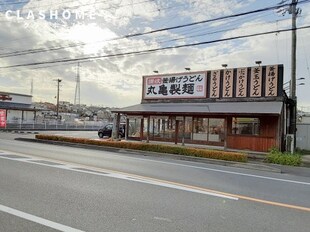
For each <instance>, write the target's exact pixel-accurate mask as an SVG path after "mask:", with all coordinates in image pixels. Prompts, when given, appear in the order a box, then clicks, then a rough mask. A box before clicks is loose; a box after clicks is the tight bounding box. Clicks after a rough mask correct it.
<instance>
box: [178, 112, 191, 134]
mask: <svg viewBox="0 0 310 232" xmlns="http://www.w3.org/2000/svg"><path fill="white" fill-rule="evenodd" d="M192 123H193V118H192V117H185V124H184V121H183V120H181V121H179V139H182V138H183V132H184V139H192V135H193V124H192ZM184 126H185V127H184Z"/></svg>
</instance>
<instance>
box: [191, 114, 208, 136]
mask: <svg viewBox="0 0 310 232" xmlns="http://www.w3.org/2000/svg"><path fill="white" fill-rule="evenodd" d="M193 125H194V128H193V130H194V131H193V136H192V137H193V138H192V139H193V140H199V141H208V126H209V119H208V118H195V119H194V124H193Z"/></svg>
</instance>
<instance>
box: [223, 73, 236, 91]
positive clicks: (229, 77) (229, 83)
mask: <svg viewBox="0 0 310 232" xmlns="http://www.w3.org/2000/svg"><path fill="white" fill-rule="evenodd" d="M233 80H234V70H233V69H225V70H224V79H223V97H232V96H233V83H234V82H233Z"/></svg>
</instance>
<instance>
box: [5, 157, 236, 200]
mask: <svg viewBox="0 0 310 232" xmlns="http://www.w3.org/2000/svg"><path fill="white" fill-rule="evenodd" d="M0 158H2V159H7V160H14V161H18V162H23V163H30V164H35V165H40V166H47V167H52V168H58V169H63V170H69V171H74V172H80V173H87V174H91V175H97V176H105V177H112V178H117V179H122V180H128V181H134V182H139V183H144V184H151V185H156V186H161V187H166V188H172V189H178V190H182V191H187V192H193V193H199V194H204V195H209V196H214V197H220V198H224V199H230V200H238V198H237V197H233V196H228V195H225V194H220V193H215V192H211V191H207V190H203V189H195V188H194V187H191V186H187V185H181V184H178V183H172V182H166V181H161V180H159V179H151V178H147V177H145V178H144V177H142V176H135V175H130V174H127V173H126V174H123V173H117V172H114V173H113V172H112V170H108V171H105V172H109V173H100V172H98V171H97V172H94V171H92V170H91V169H90V168H89V171H87V170H85V168H84V170H81V169H77V168H81V166H78V165H76V166H75V165H70V166H68V165H61V162H60V163H59V164H60V165H50V164H46V163H37V162H32V161H35V160H36V161H38V160H37V159H31V160H29V159H16V158H9V157H4V156H1V155H0Z"/></svg>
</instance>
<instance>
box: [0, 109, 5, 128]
mask: <svg viewBox="0 0 310 232" xmlns="http://www.w3.org/2000/svg"><path fill="white" fill-rule="evenodd" d="M5 127H6V110H1V109H0V128H5Z"/></svg>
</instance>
